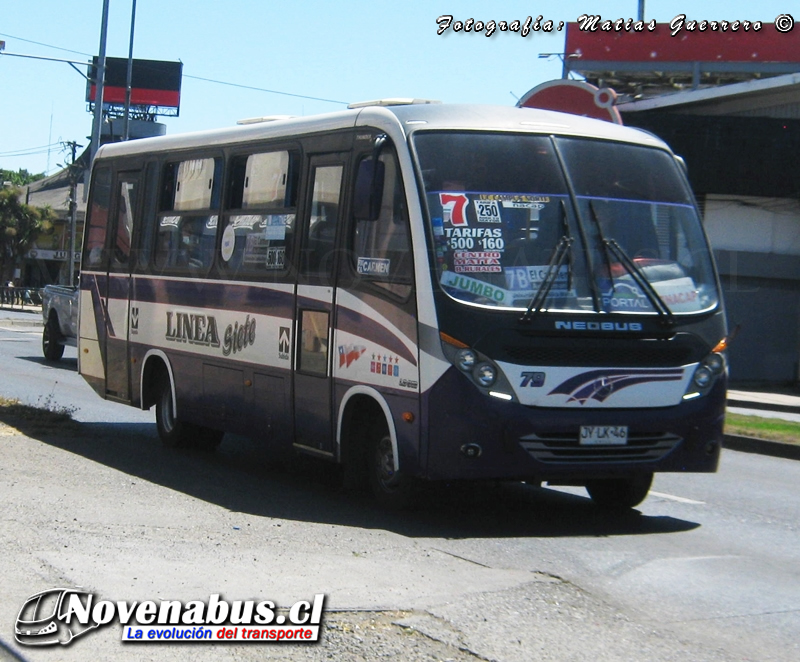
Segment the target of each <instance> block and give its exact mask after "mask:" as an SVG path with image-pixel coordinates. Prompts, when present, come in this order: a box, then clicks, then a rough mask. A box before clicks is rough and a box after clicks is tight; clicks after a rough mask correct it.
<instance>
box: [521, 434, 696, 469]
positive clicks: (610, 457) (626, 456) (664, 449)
mask: <svg viewBox="0 0 800 662" xmlns="http://www.w3.org/2000/svg"><path fill="white" fill-rule="evenodd" d="M681 441H683V439H682V438H681V437H679V436H677V435H674V434H666V433H664V434H634V433H631V434H629V435H628V443H627V444H626V445H624V446H581V445H580V443H578V435H577V434H552V435H542V436H539V435H536V434H529V435H526V436H524V437H522V438H521V439H520V443H521V444H522V447H523V448H524V449H525V450H526V451H528V453H530V454H531V457H532V458H533V459H534V460H537V461H538V462H544V463H547V464H583V463H586V462H589V463H592V462H595V463H598V464H600V463H610V462H654V461H656V460H660V459H661V458H662V457H665V456H666V455H667V454H668V453H670V452H672V451H673V450H674V449H675V448H677V446H678V444H680V443H681Z"/></svg>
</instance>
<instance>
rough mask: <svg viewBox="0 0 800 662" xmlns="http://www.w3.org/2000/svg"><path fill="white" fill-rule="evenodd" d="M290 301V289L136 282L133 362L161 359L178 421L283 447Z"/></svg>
mask: <svg viewBox="0 0 800 662" xmlns="http://www.w3.org/2000/svg"><path fill="white" fill-rule="evenodd" d="M201 293H202V294H201ZM292 296H293V294H292V292H291V286H280V285H277V286H276V285H273V286H270V287H267V286H263V285H252V284H249V285H248V284H246V283H242V284H238V283H220V282H215V281H204V282H203V283H202V288H200V287H199V285H197V284H195V283H191V282H186V281H180V280H178V279H167V278H158V277H156V278H149V277H142V276H139V277H136V278H135V280H134V296H133V301H132V303H131V319H132V320H133V319H135V320H136V322H135V324H134V323H133V321H132V322H131V330H130V333H131V342H132V350H131V356H132V359H136V364H138V365H141V360H142V358H143V357H144V355H145V354H146V352H147V351H148V350H149V349H150V348H158V349H160V350H162V351H163V352H164V353H165V355H166V356H167V358H168V360H169V362H170V364H171V366H172V371H173V374H174V376H175V382H176V383H175V387H176V394H177V398H178V416H179V417H180V418H181V419H183V420H187V421H191V422H194V423H198V424H200V425H205V426H207V427H211V428H215V429H219V430H226V431H230V432H237V433H242V434H248V435H250V436H260V437H269V438H271V439H273V440H274V441H275V442H277V443H281V444H283V443H288V441H289V439H290V438H291V434H292V427H291V426H292V423H291V410H290V408H289V406H288V404H287V403H289V402H290V399H289V397H290V388H291V379H287V377H288V376H290V365H291V364H290V353H289V348H290V340H291V329H292V321H291V319H289V317H288V316H289V314H290V310H291V307H290V306H291V301H292ZM140 379H141V375H140V374H137V375H136V376H135V378H134V380H135V383H134V385H133V389H134V392H135V393H136V394H138V392H139V390H140V388H141V387H142V384H141V383H140ZM144 387H145V388H147V385H144Z"/></svg>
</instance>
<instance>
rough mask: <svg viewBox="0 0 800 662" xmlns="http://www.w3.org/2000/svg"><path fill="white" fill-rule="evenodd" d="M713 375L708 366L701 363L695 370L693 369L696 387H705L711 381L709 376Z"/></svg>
mask: <svg viewBox="0 0 800 662" xmlns="http://www.w3.org/2000/svg"><path fill="white" fill-rule="evenodd" d="M713 376H714V375H713V373H712V372H711V370H710V369H709V368H707V367H706V366H704V365H701V366H700V367H699V368H698V369H697V370H695V371H694V383H695V384H696V385H697V387H698V388H706V386H708V385H709V384H710V383H711V378H712V377H713Z"/></svg>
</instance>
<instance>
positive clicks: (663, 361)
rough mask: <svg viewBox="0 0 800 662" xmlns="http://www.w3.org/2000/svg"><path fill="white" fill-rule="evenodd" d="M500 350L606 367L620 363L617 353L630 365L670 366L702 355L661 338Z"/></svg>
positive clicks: (543, 361) (524, 360)
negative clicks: (637, 341) (660, 339)
mask: <svg viewBox="0 0 800 662" xmlns="http://www.w3.org/2000/svg"><path fill="white" fill-rule="evenodd" d="M503 350H504V351H505V354H506V357H508V358H509V359H510V360H511V362H512V363H517V364H521V365H532V366H564V365H566V366H583V367H599V366H603V367H606V366H616V365H620V357H624V365H625V367H629V368H637V367H641V366H646V367H648V368H652V367H667V368H672V367H678V366H683V365H687V364H689V363H696V362H697V361H699V360H700V359H702V358H703V353H702V352H698V351H697V350H696V349H695V348H693V347H689V346H686V345H682V346H680V345H669V344H668V343H663V342H662V343H656V342H649V343H644V342H642V343H638V344H635V343H630V342H629V343H628V344H626V345H622V344H620V343H618V344H616V345H615V344H613V343H609V344H608V345H607V346H597V345H594V344H589V343H584V344H579V343H577V342H576V343H572V344H571V345H569V346H563V347H557V346H556V347H553V346H550V347H548V346H541V345H534V344H531V345H525V346H523V345H505V346H504V347H503Z"/></svg>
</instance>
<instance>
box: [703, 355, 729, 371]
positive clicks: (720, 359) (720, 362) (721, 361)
mask: <svg viewBox="0 0 800 662" xmlns="http://www.w3.org/2000/svg"><path fill="white" fill-rule="evenodd" d="M703 364H704V365H705V366H706V367H707V368H708V369H709V370H711V372H712V373H714V374H715V375H718V374H719V373H721V372H722V371H723V370H724V369H725V357H724V356H722V354H717V353H716V352H715V353H713V354H709V355H708V356H707V357H706V359H705V361H703Z"/></svg>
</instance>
